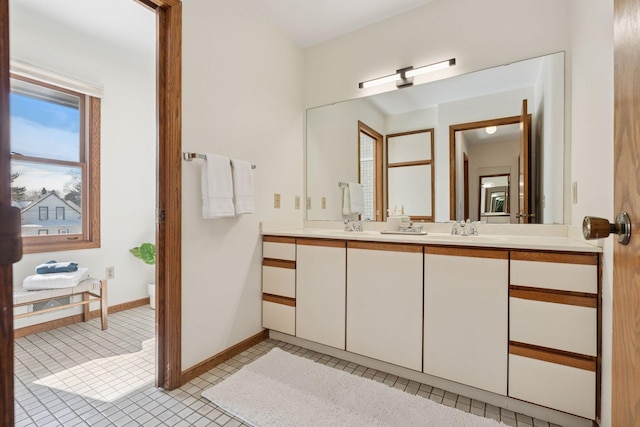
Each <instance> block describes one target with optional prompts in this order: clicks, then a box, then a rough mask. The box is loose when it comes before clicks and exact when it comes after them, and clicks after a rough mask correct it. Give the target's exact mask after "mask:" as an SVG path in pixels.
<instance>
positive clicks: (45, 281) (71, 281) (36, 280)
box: [22, 268, 89, 291]
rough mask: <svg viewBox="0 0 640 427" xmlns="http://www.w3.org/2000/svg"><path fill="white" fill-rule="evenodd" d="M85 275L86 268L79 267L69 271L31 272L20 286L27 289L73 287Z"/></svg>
mask: <svg viewBox="0 0 640 427" xmlns="http://www.w3.org/2000/svg"><path fill="white" fill-rule="evenodd" d="M87 277H89V269H88V268H79V269H78V270H77V271H74V272H71V273H49V274H32V275H31V276H27V278H26V279H24V281H23V282H22V287H23V288H24V289H26V290H29V291H37V290H42V289H58V288H73V287H74V286H77V285H78V283H80V282H81V281H83V280H84V279H86V278H87Z"/></svg>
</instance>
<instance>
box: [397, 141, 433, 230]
mask: <svg viewBox="0 0 640 427" xmlns="http://www.w3.org/2000/svg"><path fill="white" fill-rule="evenodd" d="M433 144H434V135H433V129H421V130H415V131H410V132H402V133H395V134H389V135H387V208H388V209H389V210H394V208H398V209H401V207H404V213H405V214H407V215H409V216H410V217H411V219H412V220H413V221H433V212H434V203H435V202H434V172H433Z"/></svg>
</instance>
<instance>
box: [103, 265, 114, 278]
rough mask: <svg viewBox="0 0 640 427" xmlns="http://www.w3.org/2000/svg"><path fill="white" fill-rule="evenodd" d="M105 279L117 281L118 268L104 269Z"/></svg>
mask: <svg viewBox="0 0 640 427" xmlns="http://www.w3.org/2000/svg"><path fill="white" fill-rule="evenodd" d="M104 277H105V278H106V279H107V280H111V279H115V277H116V268H115V267H107V268H105V269H104Z"/></svg>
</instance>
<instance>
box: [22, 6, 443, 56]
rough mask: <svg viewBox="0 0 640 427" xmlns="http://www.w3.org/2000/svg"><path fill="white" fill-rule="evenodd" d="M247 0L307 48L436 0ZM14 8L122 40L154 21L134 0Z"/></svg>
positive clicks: (128, 40) (142, 37)
mask: <svg viewBox="0 0 640 427" xmlns="http://www.w3.org/2000/svg"><path fill="white" fill-rule="evenodd" d="M205 1H210V0H205ZM247 1H248V3H249V4H250V5H251V6H253V7H255V8H256V9H258V10H259V11H260V13H261V14H263V15H264V16H265V17H266V18H267V19H268V20H269V21H271V22H272V23H273V24H274V25H275V26H276V27H278V28H279V29H280V30H281V31H282V32H283V33H284V34H286V35H287V36H288V37H289V38H290V39H292V40H293V41H294V42H295V43H296V44H297V45H299V46H300V47H302V48H307V47H310V46H314V45H317V44H320V43H323V42H325V41H327V40H330V39H333V38H335V37H338V36H340V35H342V34H346V33H349V32H352V31H355V30H357V29H360V28H363V27H366V26H367V25H371V24H373V23H376V22H379V21H383V20H385V19H387V18H390V17H392V16H395V15H399V14H401V13H403V12H407V11H409V10H411V9H415V8H417V7H420V6H423V5H425V4H427V3H432V2H434V1H438V0H349V1H344V0H247ZM439 1H442V0H439ZM185 3H188V1H186V2H185ZM14 7H19V8H24V9H28V10H30V12H31V13H38V14H41V15H45V16H49V17H50V18H52V19H55V20H57V21H59V22H60V23H61V24H62V25H69V26H77V27H79V28H80V29H82V30H83V31H87V32H89V33H90V34H93V35H94V36H96V37H98V38H103V39H104V38H108V39H111V40H114V39H115V40H116V41H118V42H120V43H124V44H125V45H126V44H129V45H130V44H131V41H132V40H146V39H147V38H146V37H145V35H146V33H143V32H144V31H145V29H146V27H145V26H140V25H138V23H139V22H141V19H142V20H149V19H150V20H155V16H154V14H153V13H152V12H151V11H149V10H147V9H146V8H143V7H140V6H139V5H137V4H135V2H133V1H132V0H118V1H115V0H46V1H44V0H11V8H14ZM185 7H188V4H187V5H186V6H185ZM70 10H73V13H69V11H70ZM79 17H82V19H78V18H79ZM150 48H151V49H154V48H153V47H151V46H150Z"/></svg>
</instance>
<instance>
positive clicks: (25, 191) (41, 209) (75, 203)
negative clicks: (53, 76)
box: [10, 76, 100, 253]
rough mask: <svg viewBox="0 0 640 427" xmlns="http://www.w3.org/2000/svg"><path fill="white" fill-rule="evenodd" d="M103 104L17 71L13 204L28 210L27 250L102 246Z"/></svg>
mask: <svg viewBox="0 0 640 427" xmlns="http://www.w3.org/2000/svg"><path fill="white" fill-rule="evenodd" d="M99 106H100V104H99V99H96V98H93V97H91V96H88V95H85V94H82V93H78V92H74V91H71V90H68V89H64V88H61V87H56V86H54V85H51V84H47V83H42V82H38V81H35V80H30V79H25V78H18V77H16V76H12V78H11V94H10V108H11V193H12V194H11V203H12V205H13V206H16V207H18V208H19V209H20V210H21V212H22V214H21V222H22V224H21V225H22V236H23V242H24V252H26V253H29V252H45V251H52V250H66V249H80V248H88V247H97V246H99V221H98V223H97V224H96V221H91V218H96V216H97V212H96V210H97V209H98V208H99V194H97V192H98V191H99V185H98V184H99V171H97V167H98V165H99V159H98V157H97V156H98V155H99ZM96 115H97V117H96ZM96 122H97V123H98V126H95V123H96ZM92 124H93V125H92ZM92 181H96V182H92Z"/></svg>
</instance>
